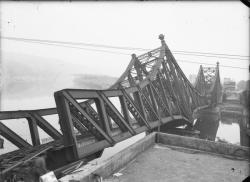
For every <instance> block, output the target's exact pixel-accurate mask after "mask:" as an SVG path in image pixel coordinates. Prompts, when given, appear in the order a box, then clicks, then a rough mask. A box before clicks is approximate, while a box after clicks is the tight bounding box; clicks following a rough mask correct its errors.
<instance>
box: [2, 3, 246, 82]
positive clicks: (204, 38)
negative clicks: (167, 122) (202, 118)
mask: <svg viewBox="0 0 250 182" xmlns="http://www.w3.org/2000/svg"><path fill="white" fill-rule="evenodd" d="M248 10H249V9H248V8H247V7H246V6H245V5H243V4H242V3H241V2H116V3H114V2H53V3H52V2H1V34H2V36H11V37H22V38H34V39H49V40H58V41H72V42H85V43H95V44H107V45H114V46H129V47H141V48H150V49H151V48H152V49H153V48H156V47H159V46H160V41H159V40H158V35H159V34H161V33H162V34H164V35H165V40H166V43H167V44H168V46H169V48H170V49H171V50H173V51H178V50H184V51H199V52H213V53H224V54H237V55H246V56H248V55H249V12H248ZM1 43H2V46H1V51H2V53H3V54H4V53H5V52H6V51H7V52H11V53H18V54H28V55H33V56H41V57H46V58H48V59H50V60H51V62H60V61H61V62H63V63H64V64H68V65H69V68H70V69H72V65H75V67H76V69H75V71H76V72H78V73H80V72H81V73H83V74H84V73H90V74H105V75H110V76H116V77H118V76H119V75H121V74H122V72H123V71H124V70H125V68H126V66H127V64H128V63H129V61H130V59H131V57H130V55H119V54H110V53H104V52H94V51H87V50H78V49H70V48H61V47H54V46H47V45H37V44H31V43H23V42H15V41H10V40H1ZM111 51H118V52H124V51H121V50H111ZM125 53H129V54H132V53H137V54H139V53H142V52H138V51H125ZM174 56H175V57H176V59H177V61H178V60H189V61H199V62H206V63H209V64H211V63H212V64H215V63H216V62H217V61H219V62H220V64H221V65H230V66H238V67H245V68H247V67H248V65H249V63H248V60H230V59H222V58H206V57H197V56H183V55H177V54H174ZM20 61H25V60H22V57H20ZM35 61H36V60H34V64H35ZM179 64H180V66H181V68H182V69H183V71H184V73H185V74H186V75H187V77H188V75H189V74H197V73H198V68H199V65H198V64H190V63H184V62H179ZM48 66H49V65H48ZM55 69H56V68H55ZM73 71H74V70H73ZM220 71H221V76H222V77H232V78H233V79H235V80H236V81H239V80H242V79H245V80H246V79H248V70H247V69H232V68H223V67H221V69H220Z"/></svg>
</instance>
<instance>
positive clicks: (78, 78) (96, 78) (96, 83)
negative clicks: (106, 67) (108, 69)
mask: <svg viewBox="0 0 250 182" xmlns="http://www.w3.org/2000/svg"><path fill="white" fill-rule="evenodd" d="M116 80H117V78H115V77H110V76H105V75H84V74H77V75H74V86H75V88H82V89H84V88H86V89H107V88H109V87H110V86H111V85H112V84H113V83H115V81H116Z"/></svg>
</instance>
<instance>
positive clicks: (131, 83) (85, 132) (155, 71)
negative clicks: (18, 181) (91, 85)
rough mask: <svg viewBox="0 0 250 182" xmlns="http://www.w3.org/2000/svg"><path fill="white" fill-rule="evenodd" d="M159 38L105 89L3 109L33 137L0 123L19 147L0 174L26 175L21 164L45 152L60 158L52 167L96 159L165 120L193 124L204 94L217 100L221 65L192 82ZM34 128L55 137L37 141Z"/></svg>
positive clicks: (67, 91) (63, 93)
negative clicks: (51, 103)
mask: <svg viewBox="0 0 250 182" xmlns="http://www.w3.org/2000/svg"><path fill="white" fill-rule="evenodd" d="M159 39H160V40H161V47H159V48H157V49H154V50H152V51H149V52H147V53H145V54H143V55H140V56H136V55H135V54H133V55H132V60H131V61H130V63H129V65H128V67H127V69H126V70H125V72H124V73H123V74H122V75H121V77H120V78H119V79H118V80H117V82H116V83H115V84H114V85H112V86H111V87H110V88H109V89H107V90H87V89H64V90H61V91H57V92H55V94H54V96H55V101H56V108H51V109H41V110H32V111H8V112H1V113H0V119H1V120H8V119H20V118H26V119H27V121H28V124H29V129H30V135H31V139H32V144H30V143H28V142H26V141H25V140H24V139H22V138H21V137H20V136H19V135H18V134H16V133H15V132H14V131H12V130H11V129H10V128H8V127H7V126H6V125H4V124H3V123H2V122H0V134H1V135H2V136H3V137H5V138H6V139H8V140H9V141H11V142H12V143H13V144H15V145H16V146H17V147H18V148H19V150H17V151H14V152H10V153H7V154H3V155H1V156H0V162H1V165H0V169H1V174H2V175H3V176H7V175H9V174H10V173H13V172H16V173H17V172H19V173H25V172H20V171H24V169H25V167H23V166H25V164H27V162H28V161H30V160H32V159H34V158H35V157H36V156H38V155H40V154H41V153H44V152H45V151H47V154H48V155H50V156H51V158H54V159H55V160H56V159H60V162H59V163H57V164H51V165H50V164H49V165H48V168H49V169H51V170H54V169H55V168H58V167H60V166H63V165H65V164H67V163H69V162H73V161H76V160H79V159H81V158H89V159H90V158H91V157H92V158H93V157H97V156H99V155H100V154H101V152H102V151H103V149H105V148H106V147H110V146H114V145H115V144H116V143H117V142H120V141H123V140H125V139H127V138H129V137H132V136H134V135H136V134H139V133H142V132H145V131H148V132H150V131H153V130H155V129H157V128H159V127H161V126H166V125H167V124H169V123H176V126H179V125H183V124H187V125H190V126H192V124H193V121H194V118H193V112H194V111H195V110H197V109H200V108H203V107H206V106H207V104H208V97H207V95H208V94H209V95H212V102H213V103H217V102H218V100H219V93H220V78H219V67H218V65H217V67H216V68H215V69H214V68H213V69H212V68H203V67H202V66H201V67H200V70H199V74H198V76H197V80H196V84H195V86H193V85H192V84H191V83H190V82H189V81H188V79H187V78H186V76H185V75H184V73H183V72H182V70H181V69H180V67H179V65H178V64H177V62H176V60H175V58H174V56H173V54H172V53H171V51H170V49H169V48H168V46H167V45H166V43H165V41H164V36H163V35H160V36H159ZM213 97H216V98H213ZM83 100H84V101H83ZM114 100H116V101H117V102H114ZM53 114H57V115H58V116H59V123H60V127H61V131H60V132H59V131H58V130H56V129H55V128H54V127H53V126H52V125H51V124H50V123H49V122H48V121H46V120H45V119H44V116H47V115H53ZM38 127H40V128H41V129H43V130H44V131H45V132H46V133H47V134H48V135H50V136H51V137H52V138H53V139H54V141H53V142H49V143H47V144H41V143H40V137H39V132H38ZM76 131H77V132H76Z"/></svg>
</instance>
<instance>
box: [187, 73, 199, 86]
mask: <svg viewBox="0 0 250 182" xmlns="http://www.w3.org/2000/svg"><path fill="white" fill-rule="evenodd" d="M196 77H197V75H196V74H190V75H189V81H190V83H192V84H193V85H194V83H195V80H196Z"/></svg>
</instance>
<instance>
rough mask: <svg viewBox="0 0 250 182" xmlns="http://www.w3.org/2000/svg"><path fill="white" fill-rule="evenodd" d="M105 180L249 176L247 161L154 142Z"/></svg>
mask: <svg viewBox="0 0 250 182" xmlns="http://www.w3.org/2000/svg"><path fill="white" fill-rule="evenodd" d="M119 173H121V174H122V175H121V176H119V177H117V176H114V175H111V176H110V177H108V178H107V179H105V180H104V181H105V182H111V181H112V182H114V181H120V182H128V181H135V182H151V181H159V182H160V181H169V182H182V181H186V182H189V181H190V182H193V181H203V182H205V181H207V182H212V181H228V182H230V181H232V182H235V181H242V180H243V179H244V178H246V177H247V176H248V163H247V162H246V161H241V160H233V159H228V158H223V157H221V156H215V155H210V154H208V153H202V152H200V151H198V150H190V149H187V148H181V147H173V146H171V147H169V146H166V145H159V144H156V145H154V146H153V147H152V148H149V149H148V150H147V151H145V152H144V153H142V154H141V155H139V156H138V157H136V158H135V159H134V160H133V161H131V162H130V163H129V164H128V165H127V166H126V167H125V168H123V169H122V170H120V171H119Z"/></svg>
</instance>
